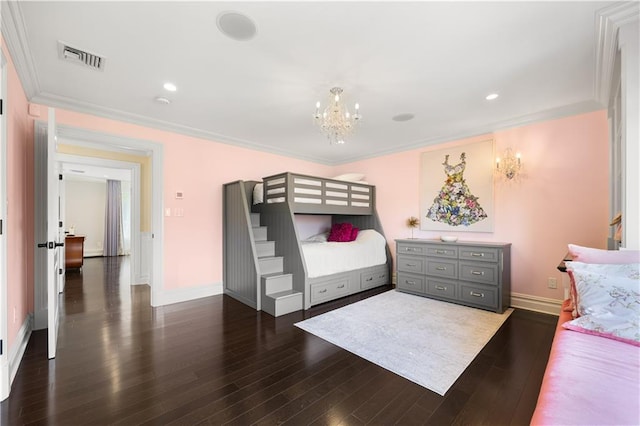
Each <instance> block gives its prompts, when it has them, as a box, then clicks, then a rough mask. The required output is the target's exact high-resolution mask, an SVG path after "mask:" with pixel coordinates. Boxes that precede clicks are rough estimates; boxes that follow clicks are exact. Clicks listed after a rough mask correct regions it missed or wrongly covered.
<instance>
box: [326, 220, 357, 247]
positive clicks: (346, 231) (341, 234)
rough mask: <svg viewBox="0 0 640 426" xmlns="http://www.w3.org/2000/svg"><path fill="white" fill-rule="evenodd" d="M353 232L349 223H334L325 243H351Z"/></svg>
mask: <svg viewBox="0 0 640 426" xmlns="http://www.w3.org/2000/svg"><path fill="white" fill-rule="evenodd" d="M352 230H353V225H351V224H350V223H334V224H333V225H332V226H331V232H330V233H329V238H327V241H332V242H336V243H346V242H349V241H351V231H352Z"/></svg>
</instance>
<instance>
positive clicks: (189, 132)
mask: <svg viewBox="0 0 640 426" xmlns="http://www.w3.org/2000/svg"><path fill="white" fill-rule="evenodd" d="M32 102H35V103H39V104H43V105H47V106H51V107H55V108H62V109H66V110H69V111H75V112H78V113H82V114H89V115H93V116H96V117H102V118H107V119H111V120H116V121H122V122H126V123H130V124H135V125H139V126H143V127H148V128H152V129H157V130H164V131H167V132H173V133H178V134H181V135H185V136H191V137H194V138H199V139H205V140H210V141H213V142H219V143H223V144H227V145H234V146H238V147H242V148H247V149H251V150H254V151H261V152H267V153H270V154H275V155H282V156H284V157H290V158H297V159H299V160H304V161H310V162H312V163H316V164H324V165H331V164H330V163H329V162H328V161H327V159H326V158H322V157H315V156H309V155H301V154H300V153H298V152H293V151H290V150H285V149H279V148H274V147H272V146H267V145H263V144H260V143H256V142H251V141H247V140H244V139H239V138H234V137H230V136H226V135H222V134H219V133H214V132H209V131H206V130H202V129H197V128H194V127H189V126H184V125H181V124H176V123H171V122H167V121H162V120H156V119H153V118H149V117H145V116H142V115H138V114H132V113H127V112H123V111H120V110H117V109H113V108H107V107H104V106H101V105H96V104H91V103H88V102H81V101H78V100H75V99H71V98H67V97H64V96H59V95H54V94H51V93H46V92H43V93H40V94H38V95H36V96H34V97H33V99H32Z"/></svg>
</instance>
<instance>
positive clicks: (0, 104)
mask: <svg viewBox="0 0 640 426" xmlns="http://www.w3.org/2000/svg"><path fill="white" fill-rule="evenodd" d="M2 111H4V108H3V104H2V99H0V115H2ZM0 341H1V340H0Z"/></svg>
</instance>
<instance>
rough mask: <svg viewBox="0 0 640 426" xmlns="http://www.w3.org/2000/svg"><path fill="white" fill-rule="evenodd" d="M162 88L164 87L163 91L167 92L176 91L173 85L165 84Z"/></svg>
mask: <svg viewBox="0 0 640 426" xmlns="http://www.w3.org/2000/svg"><path fill="white" fill-rule="evenodd" d="M162 87H164V90H168V91H169V92H175V91H176V90H178V88H177V87H176V85H175V84H173V83H169V82H167V83H165V84H164V86H162Z"/></svg>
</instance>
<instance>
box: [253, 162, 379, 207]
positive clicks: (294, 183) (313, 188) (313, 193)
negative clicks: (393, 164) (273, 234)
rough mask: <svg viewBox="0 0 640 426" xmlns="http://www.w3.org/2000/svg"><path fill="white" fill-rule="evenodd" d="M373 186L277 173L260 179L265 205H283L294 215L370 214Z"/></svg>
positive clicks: (373, 194)
mask: <svg viewBox="0 0 640 426" xmlns="http://www.w3.org/2000/svg"><path fill="white" fill-rule="evenodd" d="M374 197H375V187H373V186H371V185H367V184H362V183H357V182H347V181H341V180H335V179H326V178H318V177H315V176H307V175H300V174H294V173H288V172H287V173H281V174H278V175H274V176H269V177H266V178H264V202H265V205H267V206H270V205H277V204H283V203H287V204H289V205H290V206H291V209H292V211H293V212H294V213H309V214H352V215H370V214H373V212H374V207H373V206H374V205H375V200H374Z"/></svg>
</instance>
